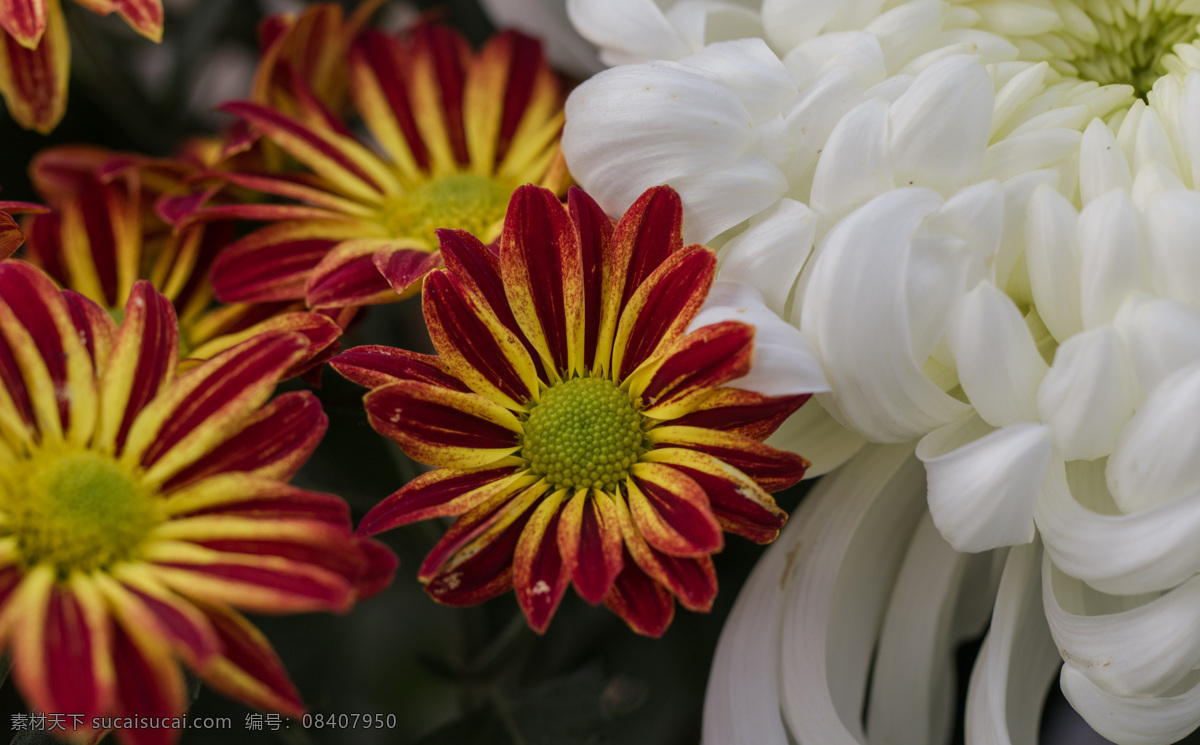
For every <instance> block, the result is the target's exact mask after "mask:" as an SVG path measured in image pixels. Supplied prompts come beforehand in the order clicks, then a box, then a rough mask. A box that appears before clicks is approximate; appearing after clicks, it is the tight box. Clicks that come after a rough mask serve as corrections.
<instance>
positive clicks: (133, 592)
mask: <svg viewBox="0 0 1200 745" xmlns="http://www.w3.org/2000/svg"><path fill="white" fill-rule="evenodd" d="M114 574H115V575H116V576H117V578H118V579H119V580H120V581H118V579H114V578H113V577H112V576H109V575H108V574H105V573H98V574H97V575H96V576H95V577H94V578H92V581H93V582H94V583H95V584H96V585H97V589H98V590H99V591H100V592H102V593H103V594H104V597H105V599H106V600H107V601H108V603H109V604H111V605H112V607H114V608H116V609H117V613H118V615H119V616H120V617H121V618H122V619H124V621H125V622H127V623H130V624H134V625H136V626H138V627H139V628H143V629H147V630H149V631H150V632H151V633H152V634H153V635H154V636H155V637H157V638H159V639H162V640H165V641H168V642H169V643H170V644H171V646H172V648H173V649H174V650H175V651H176V652H177V653H178V654H179V655H180V656H181V657H183V659H184V660H185V661H186V662H187V664H188V665H189V666H191V667H192V668H193V669H196V670H201V669H203V668H204V666H205V665H206V664H208V662H209V661H210V660H211V659H212V657H213V656H214V655H216V654H218V653H219V652H220V651H221V642H220V640H219V639H218V638H217V635H216V634H215V633H214V632H213V629H212V626H210V625H209V623H208V619H206V618H205V617H204V614H203V613H201V612H200V611H198V610H197V609H196V607H195V606H194V605H192V604H191V603H189V602H187V601H186V600H184V599H183V598H181V597H180V596H179V595H176V594H175V593H172V592H169V591H168V590H166V589H164V588H163V587H162V586H161V585H159V584H157V583H156V582H154V580H153V579H150V578H148V577H147V573H146V572H144V571H138V570H137V569H134V568H132V567H129V566H128V565H127V566H125V567H119V568H117V569H116V570H115V571H114Z"/></svg>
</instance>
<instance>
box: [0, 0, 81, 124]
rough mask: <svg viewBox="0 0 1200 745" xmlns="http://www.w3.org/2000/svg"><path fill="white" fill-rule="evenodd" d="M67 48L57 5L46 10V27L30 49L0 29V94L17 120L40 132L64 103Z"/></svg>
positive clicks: (52, 121) (57, 117) (56, 116)
mask: <svg viewBox="0 0 1200 745" xmlns="http://www.w3.org/2000/svg"><path fill="white" fill-rule="evenodd" d="M35 1H36V0H35ZM43 7H45V5H44V3H43ZM0 15H2V14H0ZM69 50H70V40H69V39H68V38H67V30H66V23H65V22H64V20H63V17H62V11H61V10H59V9H58V7H57V5H55V6H54V7H53V8H52V9H51V11H50V13H48V14H47V18H46V31H45V33H43V34H42V37H41V40H40V41H39V42H38V44H37V46H36V47H35V48H33V49H27V48H25V47H24V46H22V45H21V43H20V42H19V41H18V40H17V38H16V37H14V36H10V35H8V34H7V33H0V97H3V98H4V100H5V103H7V104H8V111H9V113H10V114H11V115H12V118H13V119H14V120H16V122H17V124H19V125H21V126H22V127H25V128H26V129H34V130H37V131H38V132H41V133H42V134H46V133H48V132H50V130H52V129H54V127H55V126H57V125H58V122H59V120H60V119H62V115H63V112H64V111H65V110H66V106H67V73H68V66H69V60H70V55H69Z"/></svg>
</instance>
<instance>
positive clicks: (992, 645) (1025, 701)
mask: <svg viewBox="0 0 1200 745" xmlns="http://www.w3.org/2000/svg"><path fill="white" fill-rule="evenodd" d="M1041 584H1042V583H1041V547H1040V546H1039V545H1038V544H1037V543H1034V544H1032V545H1028V546H1016V547H1014V548H1012V549H1010V550H1009V552H1008V560H1007V561H1006V562H1005V565H1004V575H1003V577H1002V578H1001V580H1000V592H999V593H998V594H997V596H996V607H995V610H994V611H993V613H992V626H991V628H990V629H989V630H988V635H987V637H986V638H985V639H984V641H983V647H982V648H981V649H980V650H979V657H978V658H977V659H976V661H975V668H974V669H973V670H972V671H971V684H970V686H969V688H968V690H967V721H966V740H967V742H968V743H971V745H1022V744H1023V743H1031V742H1036V741H1037V732H1038V723H1039V720H1040V719H1041V713H1042V704H1043V702H1044V700H1045V697H1046V690H1047V689H1048V688H1049V687H1050V683H1051V681H1053V679H1054V672H1055V670H1057V668H1058V666H1059V664H1060V663H1061V658H1060V657H1059V656H1058V650H1056V649H1055V647H1054V639H1053V638H1051V636H1050V631H1049V629H1048V628H1047V627H1046V618H1045V616H1044V615H1043V614H1042V597H1041V594H1042V588H1041Z"/></svg>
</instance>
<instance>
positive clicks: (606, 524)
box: [558, 490, 625, 605]
mask: <svg viewBox="0 0 1200 745" xmlns="http://www.w3.org/2000/svg"><path fill="white" fill-rule="evenodd" d="M624 547H625V544H624V541H623V539H622V538H621V526H620V523H619V520H618V518H617V508H616V507H615V506H614V505H613V500H612V497H610V496H609V495H607V494H604V493H603V492H600V491H596V490H591V491H585V492H580V493H576V494H575V496H574V497H572V498H571V500H570V501H569V502H567V504H566V505H565V506H564V507H563V510H562V517H561V518H560V520H559V523H558V550H559V552H560V553H561V555H562V559H563V564H564V571H565V572H567V573H569V574H570V575H571V579H572V580H573V581H574V583H575V590H576V591H577V592H578V593H579V596H580V597H582V598H583V599H584V600H586V601H588V602H589V603H591V604H592V605H595V604H596V603H599V602H600V601H601V600H603V599H604V598H605V596H606V595H608V592H609V590H610V589H612V586H613V582H615V581H616V579H617V575H619V574H620V573H621V568H622V567H623V566H624V555H625V548H624Z"/></svg>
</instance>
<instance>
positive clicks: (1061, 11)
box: [985, 0, 1200, 96]
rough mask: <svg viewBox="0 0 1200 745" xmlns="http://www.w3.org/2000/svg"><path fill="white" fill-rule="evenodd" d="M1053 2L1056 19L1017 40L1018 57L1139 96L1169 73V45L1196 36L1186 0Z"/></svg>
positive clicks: (1197, 17)
mask: <svg viewBox="0 0 1200 745" xmlns="http://www.w3.org/2000/svg"><path fill="white" fill-rule="evenodd" d="M1055 6H1056V9H1057V11H1058V15H1059V20H1058V21H1057V22H1056V23H1055V24H1054V28H1053V29H1052V30H1051V31H1050V32H1049V33H1046V34H1041V35H1036V36H1030V37H1027V38H1025V39H1022V40H1020V41H1018V44H1017V45H1018V47H1019V48H1020V49H1021V52H1022V57H1024V58H1026V59H1035V60H1042V59H1047V60H1048V61H1049V62H1050V63H1051V65H1053V66H1054V67H1055V68H1056V69H1058V70H1059V71H1060V72H1062V73H1064V74H1067V75H1072V76H1076V77H1079V78H1081V79H1083V80H1090V81H1094V82H1096V83H1100V84H1101V85H1108V84H1111V83H1124V84H1126V85H1132V86H1133V87H1134V89H1135V90H1136V91H1137V94H1138V95H1139V96H1144V95H1145V94H1146V93H1147V92H1148V91H1149V90H1150V89H1151V87H1152V86H1153V85H1154V81H1155V80H1157V79H1158V78H1160V77H1162V76H1163V75H1164V74H1166V73H1167V72H1169V70H1168V67H1167V64H1164V58H1165V57H1168V56H1169V55H1170V52H1171V50H1172V48H1173V47H1174V46H1175V45H1177V44H1189V43H1191V42H1193V41H1195V40H1196V39H1197V38H1198V37H1200V31H1198V29H1197V24H1200V12H1197V9H1196V4H1195V3H1194V2H1192V0H1155V2H1153V3H1149V2H1126V1H1125V0H1063V1H1062V2H1057V3H1055ZM1038 8H1039V9H1041V6H1040V5H1039V6H1038ZM1041 12H1044V10H1041ZM1003 25H1004V24H1003V23H1001V22H999V18H998V17H997V18H992V19H991V22H989V21H988V20H985V26H991V27H992V28H993V30H995V31H997V32H999V33H1001V34H1002V35H1003V30H1002V29H1001V26H1003Z"/></svg>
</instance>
